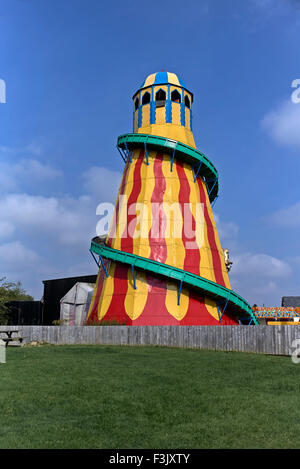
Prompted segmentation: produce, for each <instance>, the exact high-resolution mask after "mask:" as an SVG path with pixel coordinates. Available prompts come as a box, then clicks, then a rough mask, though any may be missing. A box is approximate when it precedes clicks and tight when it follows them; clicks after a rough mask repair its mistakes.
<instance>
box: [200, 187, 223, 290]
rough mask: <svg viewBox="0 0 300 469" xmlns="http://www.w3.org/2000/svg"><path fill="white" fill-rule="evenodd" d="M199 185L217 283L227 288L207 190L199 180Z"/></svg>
mask: <svg viewBox="0 0 300 469" xmlns="http://www.w3.org/2000/svg"><path fill="white" fill-rule="evenodd" d="M197 183H198V187H199V191H200V200H201V201H202V202H203V207H204V219H205V223H206V227H207V238H208V243H209V247H210V250H211V254H212V259H213V266H214V274H215V278H216V283H218V284H219V285H223V286H224V287H226V284H225V281H224V278H223V272H222V264H221V259H220V255H219V251H218V248H217V243H216V239H215V233H214V227H213V224H212V222H211V219H210V216H209V213H208V210H207V203H206V194H205V192H204V191H205V190H206V189H204V187H203V185H202V184H203V182H202V180H200V179H198V178H197ZM208 203H209V202H208Z"/></svg>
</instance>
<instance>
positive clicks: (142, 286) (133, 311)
mask: <svg viewBox="0 0 300 469" xmlns="http://www.w3.org/2000/svg"><path fill="white" fill-rule="evenodd" d="M135 279H136V290H135V289H134V286H133V276H132V270H131V269H130V268H129V269H128V290H127V294H126V298H125V302H124V305H125V310H126V314H127V315H128V316H129V317H130V319H132V321H134V320H136V319H137V318H138V317H139V316H140V315H141V314H142V312H143V311H144V308H145V305H146V302H147V298H148V283H147V279H146V273H145V272H140V271H139V272H137V271H135Z"/></svg>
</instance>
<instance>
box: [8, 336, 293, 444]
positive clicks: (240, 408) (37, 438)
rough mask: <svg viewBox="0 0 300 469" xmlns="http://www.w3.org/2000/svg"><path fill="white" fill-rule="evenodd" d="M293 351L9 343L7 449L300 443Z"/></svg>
mask: <svg viewBox="0 0 300 469" xmlns="http://www.w3.org/2000/svg"><path fill="white" fill-rule="evenodd" d="M299 407H300V365H295V364H293V363H292V362H291V359H290V358H289V357H272V356H263V355H255V354H246V353H244V354H242V353H234V352H213V351H203V350H185V349H175V348H160V347H121V346H83V345H81V346H50V345H45V346H41V347H22V348H8V349H7V363H6V364H0V415H1V421H2V422H1V427H0V448H1V449H4V448H14V449H17V448H95V449H97V448H107V449H125V448H134V449H138V448H141V449H146V448H152V449H164V448H168V449H171V448H174V449H176V448H178V449H179V448H180V449H183V448H189V449H194V448H299V446H300V443H299V439H300V413H299Z"/></svg>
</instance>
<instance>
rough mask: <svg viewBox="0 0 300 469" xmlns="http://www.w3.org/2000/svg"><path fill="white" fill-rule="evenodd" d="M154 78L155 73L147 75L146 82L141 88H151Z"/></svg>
mask: <svg viewBox="0 0 300 469" xmlns="http://www.w3.org/2000/svg"><path fill="white" fill-rule="evenodd" d="M155 77H156V73H152V74H151V75H149V76H148V77H147V78H146V81H145V83H144V86H143V88H145V86H151V85H153V83H154V81H155Z"/></svg>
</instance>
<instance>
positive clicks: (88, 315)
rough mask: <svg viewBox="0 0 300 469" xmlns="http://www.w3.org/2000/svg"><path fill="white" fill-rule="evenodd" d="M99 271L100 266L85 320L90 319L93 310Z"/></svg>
mask: <svg viewBox="0 0 300 469" xmlns="http://www.w3.org/2000/svg"><path fill="white" fill-rule="evenodd" d="M101 271H102V266H101V267H100V269H99V272H98V275H97V280H96V285H95V287H94V291H93V296H92V300H91V304H90V307H89V312H88V314H87V318H86V319H87V320H88V319H89V317H90V315H91V313H92V311H93V308H94V303H95V298H96V295H97V291H98V288H99V281H100V274H101Z"/></svg>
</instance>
